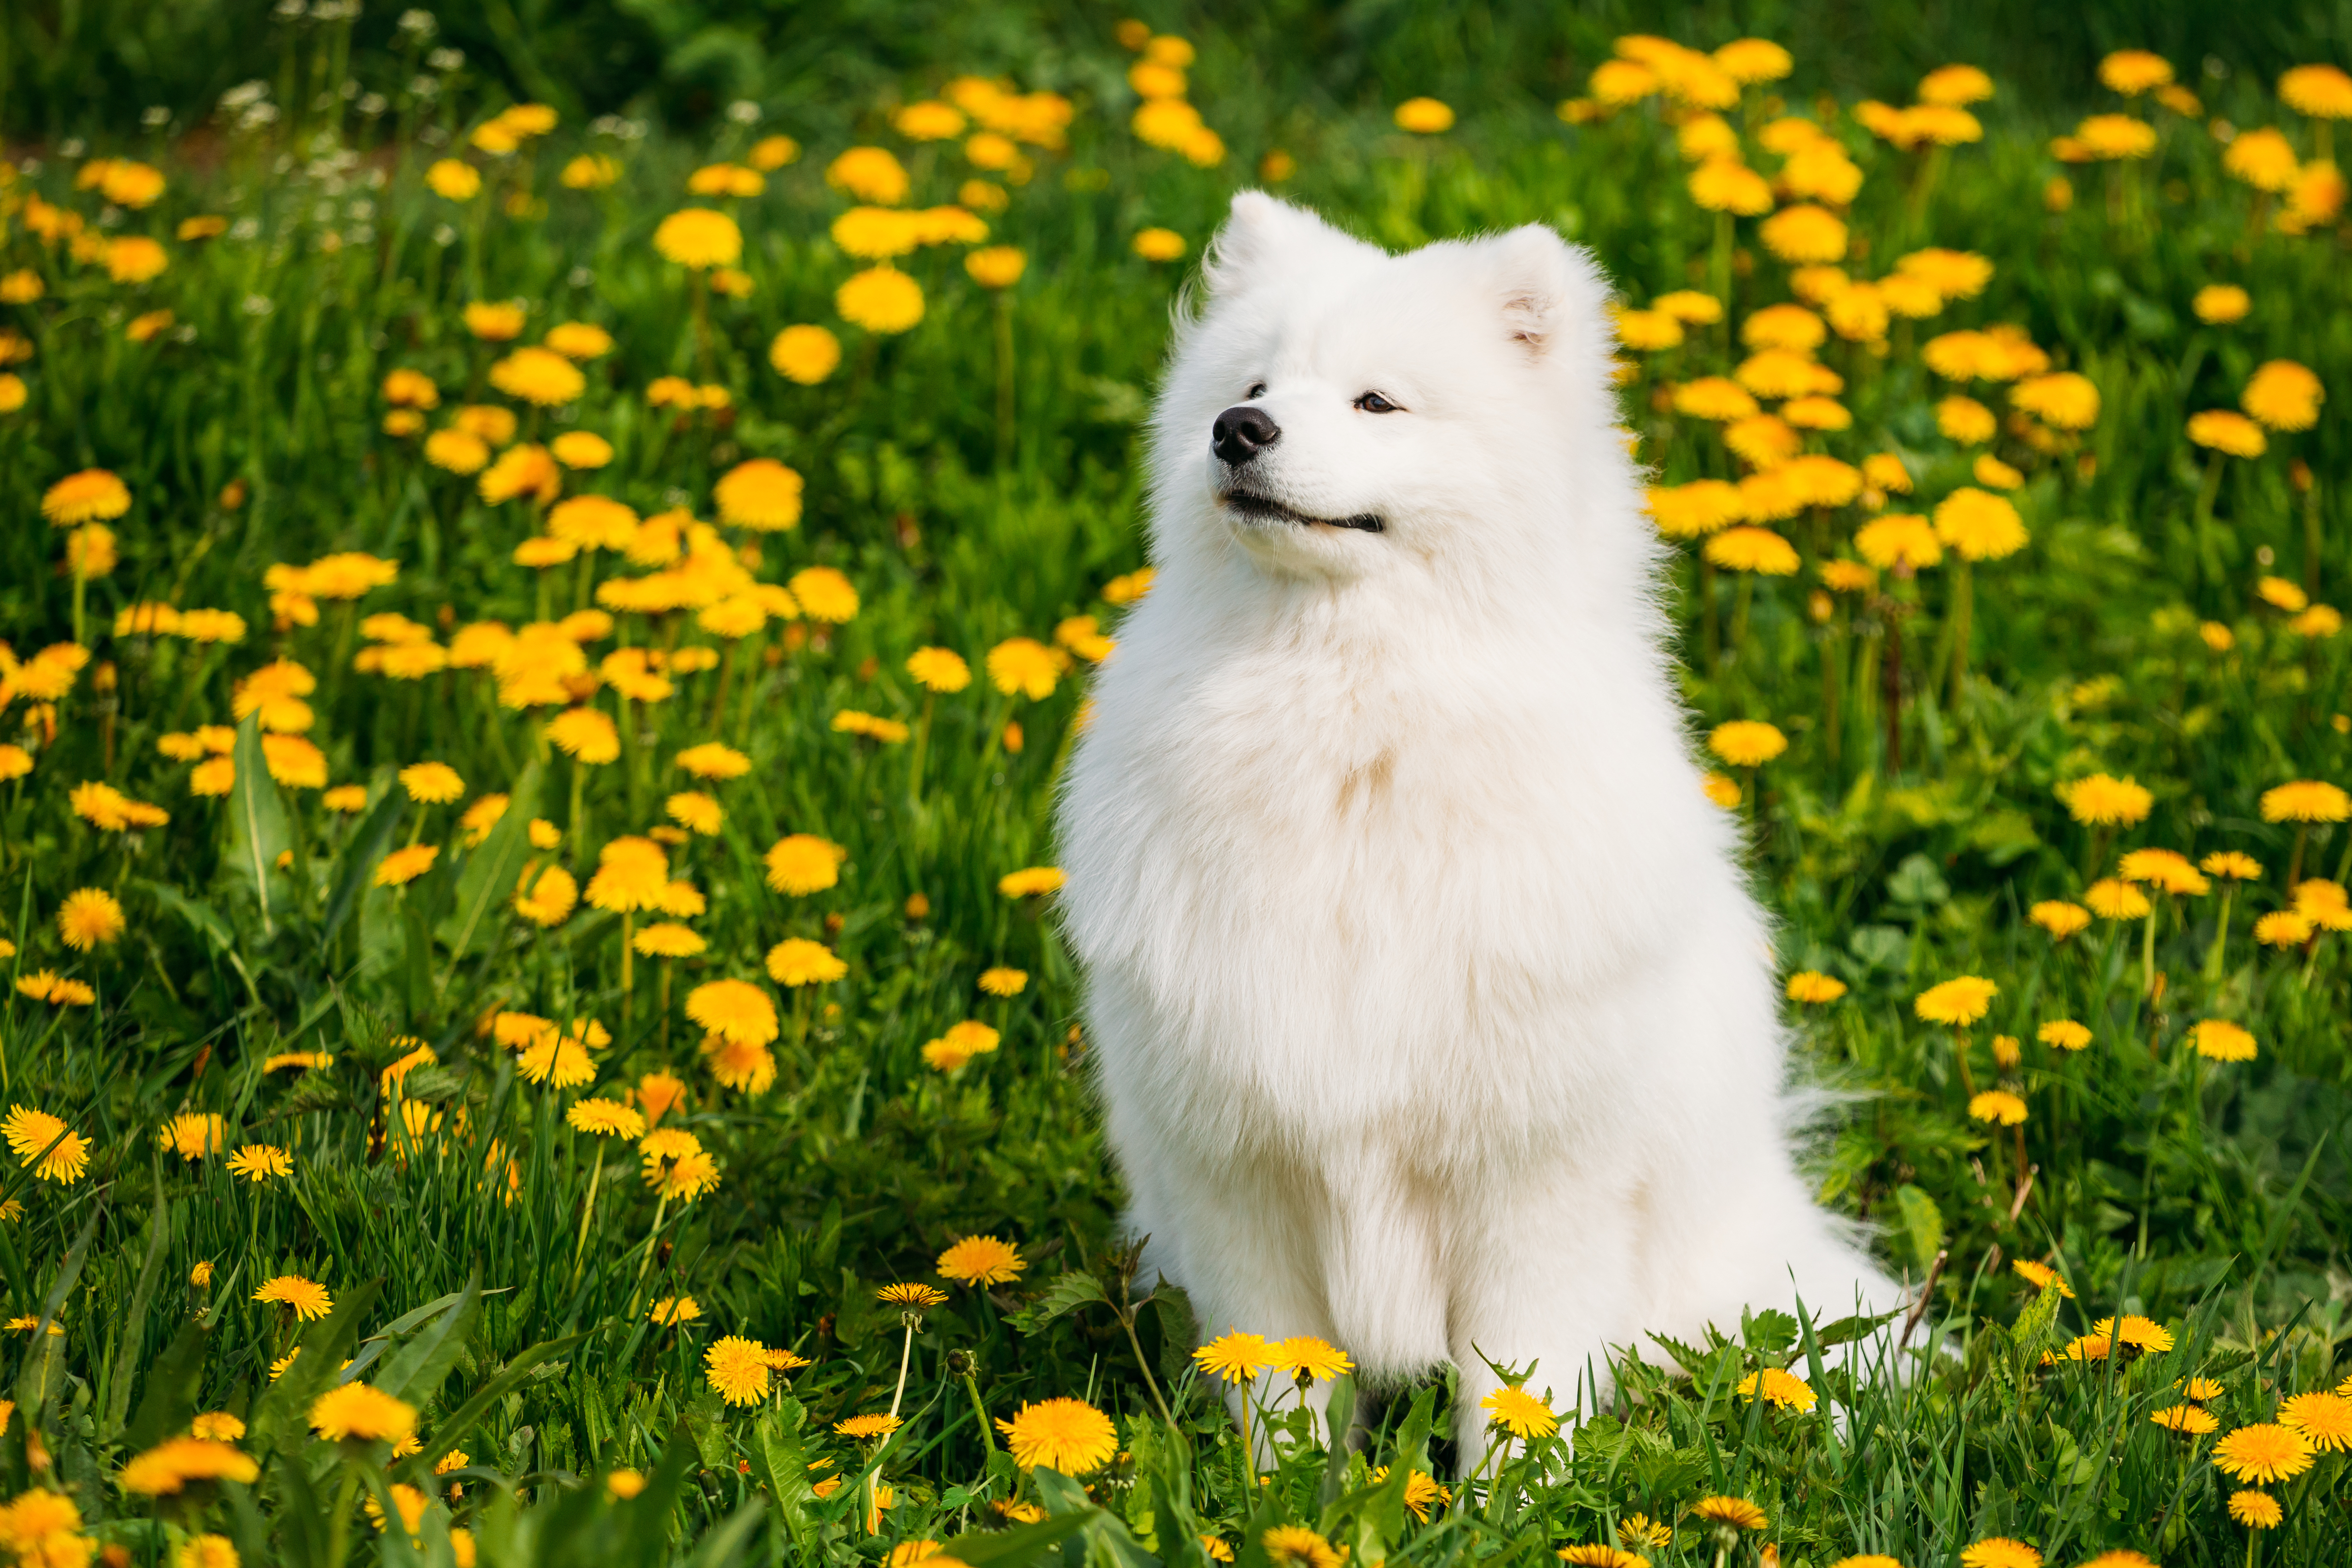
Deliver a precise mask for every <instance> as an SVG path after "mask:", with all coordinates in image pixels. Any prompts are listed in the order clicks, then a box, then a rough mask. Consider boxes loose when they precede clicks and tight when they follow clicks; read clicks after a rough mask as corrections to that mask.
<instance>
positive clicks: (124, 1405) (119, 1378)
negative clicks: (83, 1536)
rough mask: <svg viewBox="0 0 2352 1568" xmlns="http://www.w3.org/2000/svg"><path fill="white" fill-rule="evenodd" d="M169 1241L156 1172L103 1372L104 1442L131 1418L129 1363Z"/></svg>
mask: <svg viewBox="0 0 2352 1568" xmlns="http://www.w3.org/2000/svg"><path fill="white" fill-rule="evenodd" d="M224 1152H225V1151H224ZM171 1239H172V1204H171V1200H170V1199H169V1198H167V1197H164V1196H163V1172H162V1170H161V1169H160V1168H159V1169H158V1170H157V1172H156V1176H155V1209H154V1212H153V1213H152V1214H151V1215H150V1216H149V1217H148V1220H147V1258H146V1260H145V1261H144V1262H142V1264H141V1265H140V1266H139V1282H138V1283H137V1284H136V1285H133V1286H132V1287H131V1310H130V1311H129V1312H125V1313H124V1314H123V1315H122V1317H121V1320H120V1326H121V1336H120V1337H119V1338H118V1339H117V1340H116V1341H115V1343H114V1359H113V1361H112V1362H111V1363H110V1364H109V1365H108V1367H107V1370H106V1417H105V1419H104V1421H102V1422H101V1423H100V1427H99V1430H100V1433H101V1434H103V1438H104V1439H111V1438H112V1437H115V1436H116V1435H117V1434H119V1433H120V1432H121V1430H122V1423H123V1420H124V1418H125V1417H126V1416H129V1415H130V1414H131V1378H132V1376H133V1375H135V1373H136V1371H137V1368H136V1367H135V1366H134V1365H133V1364H132V1363H133V1362H134V1361H135V1360H136V1358H137V1356H138V1354H139V1346H140V1341H141V1340H142V1338H143V1337H144V1333H145V1330H146V1326H147V1308H148V1306H149V1304H150V1303H151V1302H152V1301H154V1299H155V1275H156V1272H157V1271H158V1270H160V1269H161V1268H162V1267H163V1250H164V1249H165V1248H166V1247H168V1246H170V1245H171Z"/></svg>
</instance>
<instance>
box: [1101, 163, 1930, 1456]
mask: <svg viewBox="0 0 2352 1568" xmlns="http://www.w3.org/2000/svg"><path fill="white" fill-rule="evenodd" d="M1205 282H1206V286H1207V293H1208V299H1207V303H1206V307H1205V308H1204V309H1202V310H1201V311H1200V312H1199V313H1198V315H1197V317H1194V318H1189V319H1183V320H1180V322H1179V324H1178V328H1177V342H1176V347H1175V353H1174V359H1173V361H1172V363H1171V367H1170V369H1169V372H1168V378H1167V383H1166V386H1165V388H1164V390H1163V392H1162V393H1161V396H1160V404H1159V409H1158V413H1157V414H1156V416H1155V419H1154V423H1153V428H1152V443H1151V458H1150V476H1151V514H1152V528H1151V558H1152V561H1153V563H1154V565H1155V567H1156V568H1157V573H1158V576H1157V581H1156V584H1155V586H1154V587H1153V588H1152V590H1151V592H1150V596H1149V597H1148V598H1146V599H1145V600H1144V601H1142V602H1141V604H1140V605H1139V607H1138V608H1137V609H1136V611H1135V612H1133V613H1132V614H1131V615H1130V616H1129V618H1128V619H1127V620H1126V622H1124V624H1123V625H1122V627H1121V628H1120V632H1119V642H1118V650H1117V652H1116V653H1114V654H1113V655H1112V656H1111V658H1110V659H1109V660H1108V662H1107V663H1106V664H1105V665H1104V666H1103V669H1102V671H1101V674H1100V675H1099V677H1098V680H1097V685H1096V688H1095V711H1094V718H1093V722H1092V725H1091V727H1089V728H1088V730H1087V733H1086V735H1085V737H1083V739H1082V740H1081V741H1080V743H1079V745H1078V747H1077V751H1076V755H1075V757H1074V758H1073V759H1072V762H1071V765H1070V768H1069V776H1068V781H1067V786H1066V793H1065V796H1064V800H1063V801H1062V807H1061V843H1062V850H1061V859H1062V864H1063V866H1064V868H1065V870H1066V872H1067V873H1068V884H1067V887H1066V890H1065V892H1064V894H1063V900H1064V903H1063V914H1064V918H1065V920H1066V926H1067V929H1068V931H1069V933H1070V935H1071V937H1072V938H1073V940H1074V942H1075V945H1076V949H1077V952H1078V954H1079V956H1080V957H1081V959H1082V960H1083V962H1084V964H1085V966H1086V968H1087V977H1088V995H1087V1019H1088V1024H1089V1029H1090V1034H1091V1039H1092V1041H1093V1048H1094V1053H1095V1057H1096V1060H1097V1061H1098V1062H1099V1070H1098V1071H1099V1073H1100V1081H1101V1089H1102V1092H1103V1095H1104V1098H1105V1102H1106V1106H1107V1115H1108V1129H1109V1134H1110V1139H1111V1144H1112V1146H1113V1148H1114V1149H1115V1151H1116V1153H1117V1155H1118V1161H1119V1164H1120V1166H1121V1167H1122V1169H1123V1171H1124V1173H1125V1176H1126V1179H1127V1183H1128V1186H1129V1191H1130V1195H1131V1197H1132V1202H1133V1207H1132V1211H1131V1214H1130V1223H1131V1224H1132V1226H1133V1228H1134V1229H1135V1230H1136V1232H1138V1233H1139V1234H1141V1233H1149V1235H1150V1239H1151V1242H1150V1254H1149V1257H1148V1260H1147V1274H1148V1272H1149V1270H1150V1268H1152V1267H1156V1268H1158V1269H1159V1270H1162V1271H1164V1272H1165V1273H1166V1275H1167V1276H1168V1277H1169V1278H1170V1279H1171V1280H1172V1281H1176V1282H1178V1283H1180V1284H1181V1285H1183V1286H1185V1287H1186V1288H1187V1290H1188V1291H1190V1292H1191V1295H1192V1302H1193V1305H1194V1307H1195V1309H1196V1310H1197V1312H1198V1313H1199V1316H1200V1319H1201V1323H1202V1331H1203V1333H1209V1334H1215V1333H1223V1332H1224V1331H1225V1330H1226V1329H1228V1328H1230V1327H1238V1328H1242V1329H1246V1330H1251V1331H1255V1332H1257V1333H1265V1334H1267V1335H1269V1336H1273V1335H1288V1334H1316V1335H1320V1336H1322V1337H1324V1338H1327V1339H1329V1340H1331V1341H1332V1342H1334V1343H1337V1344H1339V1345H1340V1346H1341V1347H1343V1348H1344V1349H1346V1350H1347V1351H1348V1352H1349V1353H1350V1354H1352V1355H1354V1356H1355V1358H1356V1359H1357V1362H1358V1364H1360V1367H1361V1368H1362V1369H1363V1372H1364V1374H1365V1375H1368V1376H1370V1377H1373V1378H1384V1377H1385V1378H1394V1377H1399V1376H1402V1375H1410V1374H1414V1373H1418V1372H1421V1371H1423V1370H1424V1369H1426V1368H1429V1367H1432V1366H1433V1365H1435V1364H1439V1363H1443V1362H1446V1361H1449V1360H1450V1361H1451V1362H1453V1363H1454V1365H1455V1366H1456V1367H1457V1368H1459V1370H1460V1375H1461V1389H1462V1392H1463V1396H1464V1397H1465V1404H1468V1405H1475V1401H1476V1400H1477V1399H1478V1398H1479V1397H1481V1396H1484V1395H1486V1393H1488V1392H1490V1391H1491V1390H1492V1389H1493V1388H1494V1386H1495V1382H1496V1379H1495V1377H1494V1375H1493V1373H1492V1372H1491V1371H1490V1370H1489V1369H1488V1367H1487V1364H1486V1358H1492V1359H1493V1360H1495V1361H1497V1362H1501V1363H1505V1364H1520V1365H1524V1364H1527V1363H1528V1362H1531V1361H1539V1362H1540V1368H1539V1370H1538V1372H1537V1374H1536V1375H1535V1376H1534V1377H1533V1378H1532V1379H1531V1380H1530V1383H1529V1387H1530V1390H1531V1391H1541V1390H1543V1389H1546V1388H1549V1389H1551V1390H1553V1391H1554V1393H1555V1395H1556V1396H1558V1397H1559V1399H1561V1400H1565V1399H1567V1398H1569V1397H1570V1396H1572V1393H1573V1391H1574V1390H1576V1388H1577V1386H1578V1384H1579V1381H1580V1378H1581V1377H1583V1376H1584V1375H1586V1374H1587V1373H1588V1372H1591V1373H1593V1374H1596V1375H1598V1374H1601V1370H1602V1367H1603V1364H1604V1360H1605V1354H1606V1351H1607V1349H1608V1347H1610V1346H1612V1345H1617V1346H1623V1345H1629V1344H1635V1345H1637V1344H1639V1343H1640V1342H1641V1341H1642V1337H1643V1332H1644V1331H1645V1330H1657V1331H1660V1332H1663V1333H1670V1334H1674V1335H1677V1336H1685V1337H1690V1338H1696V1337H1698V1336H1699V1334H1700V1333H1701V1332H1702V1331H1703V1329H1704V1326H1705V1325H1706V1324H1707V1323H1709V1322H1714V1323H1717V1324H1719V1325H1722V1326H1723V1327H1725V1328H1726V1329H1727V1330H1729V1331H1732V1332H1736V1331H1737V1327H1738V1322H1739V1315H1740V1311H1741V1309H1742V1307H1743V1306H1748V1305H1751V1304H1752V1305H1755V1306H1759V1307H1761V1306H1768V1305H1769V1306H1779V1307H1782V1308H1786V1307H1788V1306H1789V1305H1790V1303H1791V1302H1792V1301H1794V1300H1795V1298H1796V1297H1797V1296H1798V1295H1799V1294H1801V1296H1802V1298H1803V1301H1804V1303H1805V1305H1806V1306H1807V1307H1808V1308H1809V1309H1811V1310H1813V1311H1815V1312H1822V1313H1825V1314H1826V1315H1829V1316H1837V1315H1842V1314H1843V1313H1846V1312H1853V1311H1854V1310H1856V1307H1857V1302H1860V1303H1861V1304H1864V1305H1870V1306H1875V1307H1877V1308H1879V1309H1880V1310H1885V1308H1887V1307H1890V1306H1892V1305H1893V1304H1894V1302H1895V1296H1896V1291H1895V1288H1894V1287H1893V1286H1892V1285H1891V1284H1890V1283H1889V1282H1888V1281H1886V1280H1885V1278H1884V1277H1883V1276H1882V1275H1881V1274H1880V1273H1879V1272H1878V1270H1875V1269H1874V1267H1873V1266H1872V1265H1871V1263H1870V1262H1869V1260H1867V1258H1866V1257H1865V1256H1864V1254H1863V1253H1862V1252H1861V1251H1860V1250H1859V1249H1857V1248H1856V1247H1855V1246H1854V1244H1853V1241H1852V1240H1851V1239H1850V1238H1849V1237H1848V1236H1847V1235H1846V1234H1844V1233H1843V1231H1842V1229H1841V1228H1840V1227H1839V1225H1838V1224H1837V1223H1836V1222H1834V1221H1832V1219H1831V1218H1828V1217H1827V1216H1825V1215H1824V1214H1823V1213H1822V1212H1821V1211H1820V1210H1819V1209H1817V1208H1816V1207H1814V1206H1813V1205H1812V1203H1811V1200H1810V1198H1809V1197H1808V1194H1807V1192H1806V1189H1805V1186H1804V1185H1803V1183H1802V1182H1801V1180H1800V1178H1799V1176H1798V1174H1797V1171H1796V1169H1795V1166H1794V1164H1793V1162H1792V1160H1791V1157H1790V1147H1789V1138H1790V1121H1791V1113H1790V1096H1789V1095H1788V1092H1787V1091H1786V1088H1785V1085H1784V1065H1783V1045H1782V1036H1781V1031H1780V1026H1779V1023H1778V1021H1777V1006H1778V1004H1777V997H1776V988H1775V986H1774V982H1773V973H1772V968H1773V966H1772V954H1771V947H1770V943H1769V939H1768V936H1767V932H1766V923H1765V919H1764V917H1763V915H1762V914H1761V913H1760V912H1759V909H1758V908H1757V906H1756V904H1755V903H1754V902H1753V901H1752V900H1751V899H1750V898H1749V897H1748V893H1747V891H1746V889H1745V887H1744V885H1743V883H1742V879H1741V873H1740V871H1739V869H1738V830H1737V828H1736V826H1735V825H1734V821H1733V819H1732V818H1731V817H1730V816H1728V815H1727V814H1726V813H1725V812H1724V811H1722V810H1720V809H1718V808H1717V807H1716V806H1715V805H1714V804H1712V803H1711V802H1710V801H1709V800H1707V799H1706V796H1705V795H1704V794H1703V793H1701V790H1700V779H1699V772H1698V769H1697V768H1696V766H1695V765H1694V763H1693V760H1692V756H1691V746H1690V740H1689V737H1688V734H1687V730H1686V724H1685V715H1684V712H1683V710H1682V708H1681V707H1680V706H1679V704H1678V702H1677V700H1676V697H1675V690H1674V684H1673V678H1672V675H1671V673H1670V666H1669V660H1668V656H1667V654H1666V653H1665V652H1664V648H1663V642H1664V629H1663V626H1662V624H1661V619H1660V616H1659V612H1658V610H1657V606H1656V604H1655V602H1654V600H1655V593H1656V572H1657V566H1658V549H1657V546H1656V543H1655V535H1654V532H1653V530H1652V528H1651V527H1650V525H1649V524H1648V522H1647V521H1646V520H1645V518H1644V517H1643V507H1642V503H1641V498H1640V490H1639V481H1638V479H1637V476H1636V475H1635V472H1634V469H1633V464H1632V462H1631V460H1630V459H1629V457H1628V455H1627V452H1626V444H1625V438H1624V435H1623V434H1622V431H1621V430H1620V429H1618V428H1617V424H1616V413H1615V410H1614V406H1613V398H1612V391H1611V385H1612V383H1611V378H1610V371H1611V350H1612V330H1611V327H1610V323H1609V318H1608V315H1607V313H1606V310H1605V308H1604V303H1605V290H1604V287H1603V285H1602V282H1601V277H1599V275H1598V273H1597V272H1596V269H1595V268H1594V267H1593V265H1592V263H1591V261H1590V260H1589V259H1588V258H1587V257H1586V256H1584V255H1583V254H1582V253H1580V252H1579V251H1576V250H1572V249H1570V247H1569V246H1566V245H1565V244H1563V243H1562V242H1561V241H1560V239H1559V236H1558V235H1554V234H1553V233H1552V232H1551V231H1550V230H1549V229H1546V228H1542V227H1539V226H1534V225H1530V226H1528V227H1525V228H1520V229H1516V230H1513V231H1512V232H1510V233H1508V234H1504V235H1496V236H1494V237H1492V238H1487V239H1482V240H1476V241H1447V242H1444V243H1441V244H1436V245H1431V246H1426V247H1424V248H1423V249H1421V250H1417V251H1414V252H1412V253H1411V254H1410V255H1406V256H1390V255H1388V254H1386V253H1385V252H1383V251H1381V250H1379V249H1377V248H1376V247H1374V246H1369V245H1366V244H1363V243H1362V242H1360V241H1358V240H1355V239H1352V238H1349V236H1347V235H1343V234H1341V233H1339V231H1337V230H1336V229H1333V228H1331V227H1329V226H1328V225H1325V224H1324V223H1322V222H1321V221H1320V220H1319V219H1318V218H1316V217H1315V216H1314V215H1313V214H1309V213H1307V212H1304V211H1301V210H1299V209H1297V208H1295V207H1291V206H1287V205H1285V204H1282V203H1280V202H1277V201H1275V200H1273V199H1272V198H1270V197H1267V196H1265V195H1261V194H1258V193H1244V194H1242V195H1239V196H1236V197H1235V198H1234V204H1233V212H1232V216H1231V219H1230V221H1229V222H1228V223H1227V225H1225V228H1224V230H1223V233H1221V234H1220V235H1218V237H1217V241H1216V244H1215V247H1214V249H1213V253H1212V255H1211V256H1210V258H1209V261H1208V264H1207V267H1206V270H1205ZM1603 1383H1604V1385H1605V1377H1604V1378H1603ZM1473 1419H1474V1420H1475V1419H1476V1417H1475V1416H1474V1417H1473Z"/></svg>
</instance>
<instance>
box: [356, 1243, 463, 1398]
mask: <svg viewBox="0 0 2352 1568" xmlns="http://www.w3.org/2000/svg"><path fill="white" fill-rule="evenodd" d="M479 1284H480V1277H479V1276H478V1275H477V1276H476V1277H474V1278H473V1279H469V1280H467V1281H466V1288H465V1290H464V1291H460V1292H459V1293H458V1294H457V1297H455V1298H454V1299H453V1298H450V1297H447V1296H445V1297H443V1298H442V1300H443V1301H449V1302H450V1305H449V1306H448V1308H447V1309H446V1311H445V1312H442V1314H441V1316H440V1317H439V1318H438V1319H437V1320H436V1321H435V1322H433V1323H432V1324H431V1325H430V1326H429V1327H427V1328H426V1329H425V1331H424V1332H423V1333H419V1334H418V1335H417V1336H416V1337H415V1339H413V1340H410V1341H409V1342H408V1343H406V1344H404V1345H402V1346H401V1347H400V1348H399V1349H398V1350H396V1351H394V1352H393V1353H392V1354H390V1355H388V1356H386V1357H385V1358H384V1363H383V1371H382V1372H379V1373H377V1374H376V1375H375V1376H374V1377H373V1379H372V1380H371V1381H373V1383H374V1384H375V1385H376V1386H377V1387H378V1388H381V1389H383V1391H384V1392H385V1393H386V1394H389V1395H392V1396H394V1397H396V1398H400V1399H405V1400H407V1401H408V1402H409V1403H411V1404H413V1405H422V1404H424V1403H425V1401H426V1400H428V1399H430V1398H432V1397H433V1396H434V1395H435V1394H436V1393H437V1392H439V1390H440V1387H441V1385H442V1383H443V1382H444V1381H446V1379H447V1377H448V1375H449V1373H450V1369H451V1368H453V1367H455V1366H456V1365H457V1357H458V1356H459V1355H461V1354H464V1352H465V1349H466V1341H467V1337H468V1336H469V1335H470V1334H471V1333H473V1328H474V1322H475V1320H476V1319H477V1318H478V1317H479V1316H480V1315H481V1310H482V1298H481V1291H480V1290H479V1288H478V1287H479ZM414 1318H415V1313H413V1312H412V1313H410V1314H408V1315H407V1316H406V1317H404V1318H402V1319H401V1320H400V1322H399V1323H398V1324H395V1325H394V1328H393V1329H392V1330H390V1331H387V1332H390V1333H398V1332H404V1330H405V1329H406V1328H407V1327H408V1326H409V1324H410V1322H411V1321H412V1320H413V1319H414Z"/></svg>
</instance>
